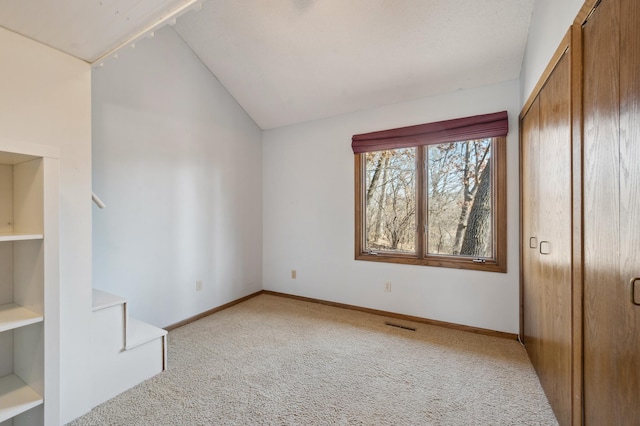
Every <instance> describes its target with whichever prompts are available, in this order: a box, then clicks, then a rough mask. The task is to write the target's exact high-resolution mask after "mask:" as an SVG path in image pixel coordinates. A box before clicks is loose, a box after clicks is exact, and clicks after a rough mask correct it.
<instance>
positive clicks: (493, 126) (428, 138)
mask: <svg viewBox="0 0 640 426" xmlns="http://www.w3.org/2000/svg"><path fill="white" fill-rule="evenodd" d="M508 132H509V120H508V117H507V111H502V112H495V113H493V114H484V115H475V116H473V117H465V118H456V119H454V120H445V121H438V122H436V123H428V124H418V125H416V126H409V127H400V128H397V129H391V130H381V131H378V132H371V133H363V134H360V135H354V136H353V137H352V138H351V148H353V153H354V154H359V153H361V152H370V151H382V150H385V149H398V148H408V147H413V146H420V145H432V144H437V143H446V142H458V141H467V140H473V139H484V138H497V137H500V136H506V135H507V133H508Z"/></svg>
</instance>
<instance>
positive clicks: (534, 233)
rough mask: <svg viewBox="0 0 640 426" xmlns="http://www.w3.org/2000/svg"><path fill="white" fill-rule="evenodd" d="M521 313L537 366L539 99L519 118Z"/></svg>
mask: <svg viewBox="0 0 640 426" xmlns="http://www.w3.org/2000/svg"><path fill="white" fill-rule="evenodd" d="M521 125H522V142H521V146H520V150H521V151H520V152H521V168H522V187H521V191H522V194H521V197H522V206H521V210H522V213H521V214H522V245H523V247H522V293H523V294H522V303H523V305H522V313H523V319H522V321H523V325H522V328H523V329H522V333H523V341H524V342H525V344H526V348H527V352H528V353H529V358H531V362H532V363H533V365H534V366H536V365H539V359H540V356H539V353H540V338H541V337H542V333H541V329H542V318H541V315H540V312H539V311H540V310H541V309H542V296H543V294H542V291H541V290H542V287H541V286H540V285H539V282H540V278H539V277H540V261H539V255H538V217H539V215H540V214H539V200H538V176H539V175H540V172H539V167H538V165H539V164H540V155H539V150H540V99H539V98H536V99H535V101H534V102H533V103H532V104H531V108H529V111H527V114H526V115H525V116H524V117H523V118H522V123H521Z"/></svg>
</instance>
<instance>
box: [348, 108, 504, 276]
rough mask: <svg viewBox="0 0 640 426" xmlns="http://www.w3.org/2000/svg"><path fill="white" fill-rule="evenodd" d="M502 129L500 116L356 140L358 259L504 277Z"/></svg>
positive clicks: (381, 134) (457, 121)
mask: <svg viewBox="0 0 640 426" xmlns="http://www.w3.org/2000/svg"><path fill="white" fill-rule="evenodd" d="M478 120H480V121H482V120H488V122H489V123H490V124H489V125H487V124H486V123H484V124H482V123H481V125H480V126H478V125H477V123H476V124H472V126H473V128H471V130H469V126H468V125H467V126H466V130H464V131H462V132H461V131H459V130H460V128H459V127H455V126H454V125H457V124H459V123H460V122H463V123H467V124H468V123H469V122H472V123H475V122H476V121H478ZM496 122H499V123H500V125H499V126H496ZM452 123H453V124H452ZM447 125H448V126H450V127H451V126H453V127H455V129H456V130H455V131H453V132H451V129H445V130H443V126H447ZM434 126H435V127H434ZM486 127H489V128H488V129H486ZM434 128H435V129H436V131H435V132H434V131H430V130H433V129H434ZM425 130H427V131H425ZM507 131H508V127H507V119H506V112H505V113H496V114H488V115H485V116H476V117H469V118H467V119H459V120H450V121H448V122H440V123H431V124H427V125H420V126H412V127H410V128H402V129H393V130H387V131H383V132H374V133H369V134H365V135H356V136H354V138H353V145H352V146H353V148H354V153H355V171H356V173H355V181H356V182H355V183H356V209H355V210H356V244H355V246H356V254H355V256H356V259H358V260H370V261H376V262H393V263H407V264H417V265H430V266H443V267H451V268H463V269H475V270H485V271H494V272H505V271H506V182H505V179H506V158H505V155H506V139H505V136H506V132H507ZM447 133H453V134H452V135H448V134H447ZM434 134H436V137H434ZM381 136H382V137H381ZM470 136H471V137H470ZM460 137H463V139H459V138H460ZM450 139H453V140H450ZM378 148H382V149H378Z"/></svg>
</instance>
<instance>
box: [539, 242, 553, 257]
mask: <svg viewBox="0 0 640 426" xmlns="http://www.w3.org/2000/svg"><path fill="white" fill-rule="evenodd" d="M540 254H551V243H550V242H549V241H540Z"/></svg>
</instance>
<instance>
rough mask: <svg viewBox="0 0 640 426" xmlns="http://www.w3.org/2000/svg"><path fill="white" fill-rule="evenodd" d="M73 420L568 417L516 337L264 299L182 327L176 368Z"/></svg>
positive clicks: (541, 420)
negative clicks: (555, 407)
mask: <svg viewBox="0 0 640 426" xmlns="http://www.w3.org/2000/svg"><path fill="white" fill-rule="evenodd" d="M385 321H390V322H394V323H402V324H405V325H410V326H413V327H416V328H417V330H416V331H408V330H403V329H397V328H393V327H390V326H387V325H385ZM71 425H74V426H79V425H456V426H457V425H557V422H556V419H555V417H554V415H553V413H552V411H551V408H550V406H549V403H548V401H547V399H546V398H545V396H544V393H543V391H542V388H541V387H540V383H539V381H538V379H537V377H536V375H535V373H534V370H533V367H532V366H531V363H530V362H529V360H528V358H527V355H526V352H525V350H524V348H523V347H522V346H520V344H518V343H517V342H516V341H510V340H506V339H500V338H495V337H488V336H481V335H476V334H471V333H466V332H462V331H455V330H449V329H445V328H441V327H435V326H429V325H425V324H419V323H411V322H406V321H399V320H395V319H389V318H385V317H381V316H377V315H370V314H366V313H362V312H356V311H351V310H345V309H339V308H334V307H328V306H324V305H319V304H315V303H307V302H301V301H297V300H291V299H285V298H281V297H277V296H271V295H260V296H258V297H255V298H253V299H250V300H248V301H246V302H243V303H241V304H239V305H236V306H233V307H231V308H229V309H226V310H224V311H221V312H218V313H216V314H213V315H211V316H209V317H207V318H204V319H201V320H199V321H196V322H194V323H191V324H189V325H186V326H184V327H181V328H179V329H176V330H174V331H172V332H170V333H169V368H168V369H167V371H165V372H164V373H162V374H160V375H158V376H156V377H154V378H152V379H150V380H147V381H146V382H144V383H141V384H140V385H138V386H136V387H134V388H132V389H130V390H128V391H126V392H124V393H123V394H121V395H119V396H117V397H116V398H114V399H112V400H110V401H107V402H105V403H104V404H102V405H100V406H98V407H96V408H94V409H93V410H92V411H91V412H90V413H88V414H87V415H85V416H83V417H81V418H80V419H77V420H76V421H74V422H73V423H71Z"/></svg>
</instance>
